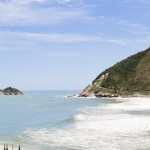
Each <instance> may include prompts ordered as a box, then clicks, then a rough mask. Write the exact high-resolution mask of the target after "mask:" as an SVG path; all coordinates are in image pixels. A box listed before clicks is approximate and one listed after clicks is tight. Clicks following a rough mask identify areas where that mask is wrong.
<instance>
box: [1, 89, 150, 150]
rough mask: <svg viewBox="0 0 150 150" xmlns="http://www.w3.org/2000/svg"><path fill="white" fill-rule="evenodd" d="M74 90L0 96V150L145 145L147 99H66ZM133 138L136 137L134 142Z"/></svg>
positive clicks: (149, 117) (109, 149)
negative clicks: (9, 148) (10, 146)
mask: <svg viewBox="0 0 150 150" xmlns="http://www.w3.org/2000/svg"><path fill="white" fill-rule="evenodd" d="M75 93H78V91H50V92H48V91H47V92H25V95H22V96H0V144H1V146H0V148H1V149H2V147H3V143H4V142H6V143H9V144H11V143H14V147H15V148H17V146H18V145H19V144H21V148H22V150H84V149H87V150H99V149H104V150H120V149H122V150H126V149H127V150H131V149H133V150H134V149H135V150H136V149H149V148H150V146H149V143H150V126H149V124H150V111H149V110H150V102H149V101H148V100H143V101H142V105H141V100H137V99H134V100H130V101H129V100H127V101H121V100H118V99H116V100H115V99H92V98H91V99H90V98H88V99H87V98H75V99H71V98H69V99H68V98H65V97H64V96H65V95H69V94H75ZM135 139H136V140H135Z"/></svg>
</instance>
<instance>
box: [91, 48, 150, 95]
mask: <svg viewBox="0 0 150 150" xmlns="http://www.w3.org/2000/svg"><path fill="white" fill-rule="evenodd" d="M106 74H108V76H107V78H105V79H102V76H103V75H106ZM92 85H93V87H92V89H94V88H96V90H97V91H98V90H99V91H100V90H101V89H102V88H103V89H105V91H106V92H107V91H109V92H110V93H113V94H118V95H132V94H135V93H137V94H150V48H148V49H146V50H145V51H142V52H139V53H137V54H135V55H132V56H130V57H128V58H127V59H125V60H123V61H121V62H119V63H117V64H115V65H114V66H113V67H110V68H109V69H107V70H105V71H104V72H102V73H101V74H100V75H99V76H98V77H97V78H96V79H95V80H94V81H93V82H92Z"/></svg>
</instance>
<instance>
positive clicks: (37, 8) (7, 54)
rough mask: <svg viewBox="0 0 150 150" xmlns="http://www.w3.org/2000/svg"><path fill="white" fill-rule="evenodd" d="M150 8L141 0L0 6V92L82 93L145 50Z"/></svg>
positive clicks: (47, 0) (28, 0)
mask: <svg viewBox="0 0 150 150" xmlns="http://www.w3.org/2000/svg"><path fill="white" fill-rule="evenodd" d="M149 7H150V2H149V1H146V0H143V1H141V0H124V1H122V0H118V1H115V0H93V1H89V0H24V1H20V0H5V1H4V0H0V44H1V49H0V66H1V76H0V77H1V86H0V89H4V88H6V87H9V86H11V87H15V88H18V89H20V90H25V91H26V90H74V89H75V90H78V89H79V90H80V89H83V88H84V87H85V86H87V85H88V84H90V83H91V82H92V80H93V79H95V78H96V76H97V75H98V74H100V73H101V72H102V71H104V70H105V69H107V68H108V67H110V66H112V65H113V64H115V63H117V62H119V61H121V60H122V59H125V58H126V57H128V56H130V55H132V54H135V53H137V52H139V51H142V50H145V49H146V48H148V47H149V46H150V44H149V39H150V36H149V35H150V26H149V24H150V22H149V16H150V10H149ZM145 18H146V19H145Z"/></svg>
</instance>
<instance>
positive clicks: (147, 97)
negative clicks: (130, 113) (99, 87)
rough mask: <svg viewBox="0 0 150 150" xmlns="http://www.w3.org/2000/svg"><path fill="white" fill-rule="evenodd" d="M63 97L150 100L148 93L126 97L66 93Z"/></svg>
mask: <svg viewBox="0 0 150 150" xmlns="http://www.w3.org/2000/svg"><path fill="white" fill-rule="evenodd" d="M64 97H65V98H81V99H82V98H85V99H90V98H91V99H92V98H94V99H122V100H132V99H139V100H140V99H149V100H150V95H147V96H146V95H141V96H127V97H122V96H118V97H96V96H91V97H90V96H88V97H82V96H79V95H66V96H64Z"/></svg>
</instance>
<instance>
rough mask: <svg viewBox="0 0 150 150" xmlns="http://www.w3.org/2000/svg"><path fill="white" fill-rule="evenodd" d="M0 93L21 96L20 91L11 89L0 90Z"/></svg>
mask: <svg viewBox="0 0 150 150" xmlns="http://www.w3.org/2000/svg"><path fill="white" fill-rule="evenodd" d="M0 93H3V95H23V93H22V92H21V91H19V90H18V89H15V88H12V87H8V88H5V89H4V90H1V91H0Z"/></svg>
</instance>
